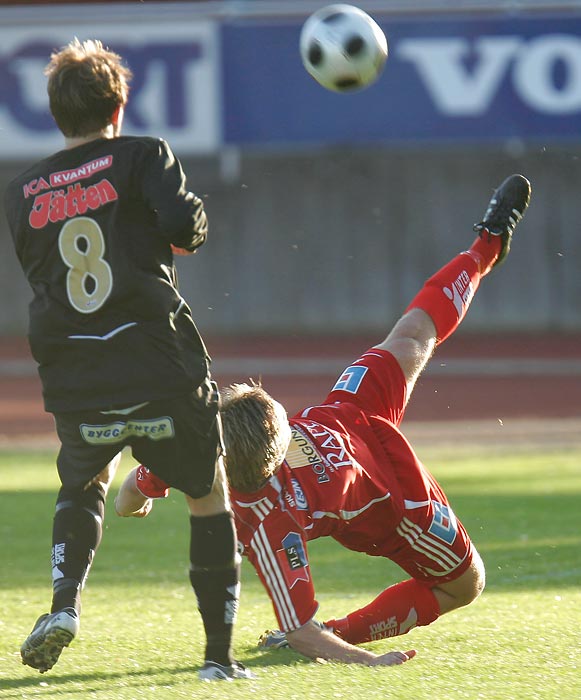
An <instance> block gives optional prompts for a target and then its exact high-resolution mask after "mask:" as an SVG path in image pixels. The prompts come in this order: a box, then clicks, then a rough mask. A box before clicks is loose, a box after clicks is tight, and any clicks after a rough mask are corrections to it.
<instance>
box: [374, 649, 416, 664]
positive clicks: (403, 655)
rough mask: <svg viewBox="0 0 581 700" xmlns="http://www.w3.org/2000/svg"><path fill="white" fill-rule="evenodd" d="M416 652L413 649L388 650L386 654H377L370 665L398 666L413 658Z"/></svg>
mask: <svg viewBox="0 0 581 700" xmlns="http://www.w3.org/2000/svg"><path fill="white" fill-rule="evenodd" d="M416 654H417V651H416V650H415V649H410V650H409V651H389V652H387V654H381V656H378V657H377V658H376V659H375V660H374V661H373V662H372V663H371V664H370V666H399V665H400V664H404V663H405V662H406V661H409V660H410V659H413V658H414V656H415V655H416Z"/></svg>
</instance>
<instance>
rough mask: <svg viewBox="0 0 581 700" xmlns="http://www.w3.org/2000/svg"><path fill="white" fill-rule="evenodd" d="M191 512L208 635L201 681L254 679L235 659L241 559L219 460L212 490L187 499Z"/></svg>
mask: <svg viewBox="0 0 581 700" xmlns="http://www.w3.org/2000/svg"><path fill="white" fill-rule="evenodd" d="M187 501H188V506H189V508H190V530H191V537H190V581H191V584H192V588H193V589H194V592H195V594H196V598H197V600H198V609H199V611H200V615H201V616H202V621H203V623H204V629H205V632H206V651H205V663H204V666H203V668H202V669H201V670H200V673H199V675H200V678H201V679H202V680H228V679H232V678H252V677H253V675H252V674H251V673H250V672H249V671H248V670H247V669H246V668H245V667H244V666H243V665H242V664H241V663H239V662H238V661H236V660H235V659H234V658H233V656H232V635H233V630H234V624H235V622H236V616H237V613H238V605H239V599H240V564H241V561H240V555H239V554H238V541H237V537H236V528H235V525H234V514H233V513H232V510H231V508H230V499H229V495H228V484H227V480H226V471H225V468H224V463H223V459H222V457H221V456H220V458H219V460H218V464H217V467H216V478H215V480H214V484H213V487H212V491H211V492H210V493H209V494H208V495H207V496H205V497H203V498H197V499H193V498H191V497H189V496H187Z"/></svg>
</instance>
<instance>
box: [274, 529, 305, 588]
mask: <svg viewBox="0 0 581 700" xmlns="http://www.w3.org/2000/svg"><path fill="white" fill-rule="evenodd" d="M282 545H283V549H279V550H278V551H277V552H276V557H277V559H278V563H279V564H280V567H281V569H282V572H283V574H284V578H285V581H286V584H287V586H288V587H289V588H293V586H295V585H296V584H297V583H298V582H299V581H309V580H310V577H309V562H308V561H307V554H306V552H305V547H304V545H303V541H302V539H301V536H300V535H299V534H298V532H289V534H288V535H287V536H286V537H285V538H284V539H283V540H282Z"/></svg>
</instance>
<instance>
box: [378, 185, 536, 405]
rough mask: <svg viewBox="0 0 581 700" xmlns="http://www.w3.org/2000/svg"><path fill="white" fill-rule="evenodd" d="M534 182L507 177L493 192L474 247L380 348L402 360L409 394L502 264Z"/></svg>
mask: <svg viewBox="0 0 581 700" xmlns="http://www.w3.org/2000/svg"><path fill="white" fill-rule="evenodd" d="M530 191H531V190H530V183H529V182H528V180H526V178H524V177H523V176H522V175H512V176H511V177H509V178H507V179H506V180H505V181H504V182H503V183H502V184H501V185H500V186H499V187H498V189H497V190H496V191H495V192H494V194H493V196H492V199H491V201H490V204H489V206H488V208H487V210H486V213H485V215H484V219H483V221H482V222H481V223H479V224H476V226H475V227H474V228H475V230H476V231H477V232H478V234H479V236H478V238H477V239H476V240H475V241H474V243H473V244H472V246H471V247H470V248H469V249H468V250H467V251H464V252H462V253H460V254H459V255H457V256H456V257H455V258H453V259H452V260H451V261H450V262H449V263H448V264H447V265H445V266H444V267H443V268H442V269H440V270H439V271H438V272H436V274H435V275H433V276H432V277H430V278H429V279H428V280H427V281H426V283H425V284H424V286H423V288H422V289H421V290H420V291H419V293H418V294H417V295H416V296H415V297H414V299H413V300H412V302H411V303H410V305H409V306H408V308H407V309H406V313H405V314H404V316H403V317H402V318H401V319H400V320H399V321H398V322H397V323H396V325H395V327H394V328H393V330H392V331H391V333H390V334H389V335H388V336H387V338H386V339H385V340H384V341H383V343H380V344H379V345H378V346H377V347H379V348H381V349H383V350H388V351H389V352H391V353H392V354H393V355H394V356H395V358H396V359H397V361H398V363H399V364H400V366H401V368H402V370H403V372H404V375H405V378H406V384H407V388H408V392H407V393H408V398H409V396H410V394H411V391H412V389H413V387H414V384H415V382H416V379H417V378H418V376H419V375H420V373H421V371H422V369H423V368H424V367H425V365H426V363H427V362H428V360H429V359H430V357H431V355H432V353H433V351H434V349H435V347H436V346H437V345H439V344H440V343H442V342H444V340H445V339H446V338H448V337H449V336H450V335H451V334H452V333H453V332H454V330H455V329H456V328H457V327H458V325H459V324H460V322H461V321H462V319H463V318H464V316H465V315H466V312H467V310H468V307H469V306H470V302H471V301H472V298H473V296H474V293H475V292H476V290H477V288H478V286H479V284H480V280H481V279H482V278H483V277H484V276H485V275H487V274H488V273H489V272H490V270H491V269H492V268H493V267H495V266H496V265H498V264H499V263H501V262H503V261H504V259H505V258H506V256H507V254H508V251H509V249H510V244H511V239H512V234H513V232H514V229H515V227H516V225H517V223H518V222H519V221H520V220H521V218H522V216H523V214H524V212H525V211H526V209H527V207H528V204H529V200H530Z"/></svg>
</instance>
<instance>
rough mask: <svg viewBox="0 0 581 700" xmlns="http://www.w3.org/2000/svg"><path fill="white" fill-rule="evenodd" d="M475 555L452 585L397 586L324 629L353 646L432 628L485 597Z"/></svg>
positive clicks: (409, 582) (413, 582)
mask: <svg viewBox="0 0 581 700" xmlns="http://www.w3.org/2000/svg"><path fill="white" fill-rule="evenodd" d="M472 554H473V556H472V560H471V562H470V565H469V566H468V568H467V569H465V570H464V571H463V572H462V573H461V574H460V575H459V576H458V577H457V578H456V579H454V580H452V581H449V582H447V583H442V584H437V585H434V583H428V582H426V581H425V580H418V579H414V578H412V579H408V580H406V581H402V582H401V583H396V584H394V585H393V586H390V587H389V588H386V589H385V590H384V591H382V592H381V593H380V594H379V595H378V596H377V597H376V598H375V599H374V600H372V601H371V602H370V603H368V604H367V605H365V606H364V607H362V608H359V609H358V610H354V611H353V612H351V613H349V614H348V615H346V616H345V617H343V618H340V619H336V620H328V621H326V622H324V625H325V627H328V628H329V629H331V630H333V632H334V633H335V634H337V635H338V636H340V637H341V638H342V639H344V640H345V641H347V642H349V643H350V644H362V643H364V642H371V641H376V640H378V639H385V638H388V637H396V636H399V635H402V634H407V632H409V631H410V630H412V629H413V628H414V627H423V626H426V625H429V624H431V623H432V622H434V621H435V620H437V619H438V617H440V616H441V615H444V614H445V613H448V612H451V611H452V610H456V609H457V608H460V607H463V606H465V605H469V604H470V603H472V602H473V601H474V600H476V598H478V596H479V595H480V594H481V593H482V591H483V589H484V583H485V574H484V565H483V563H482V559H481V558H480V556H479V555H478V553H477V552H476V551H475V550H474V549H473V550H472Z"/></svg>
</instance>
